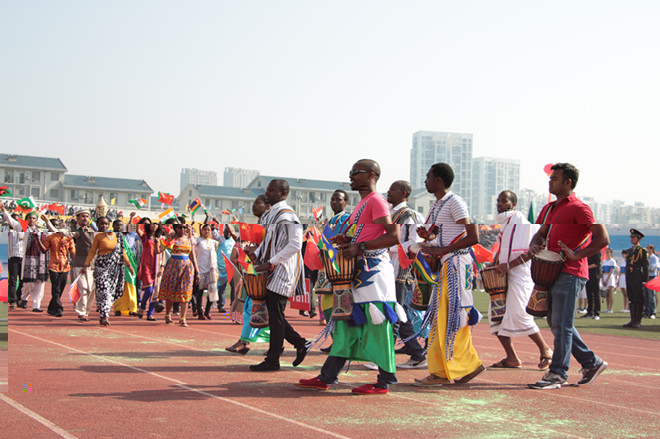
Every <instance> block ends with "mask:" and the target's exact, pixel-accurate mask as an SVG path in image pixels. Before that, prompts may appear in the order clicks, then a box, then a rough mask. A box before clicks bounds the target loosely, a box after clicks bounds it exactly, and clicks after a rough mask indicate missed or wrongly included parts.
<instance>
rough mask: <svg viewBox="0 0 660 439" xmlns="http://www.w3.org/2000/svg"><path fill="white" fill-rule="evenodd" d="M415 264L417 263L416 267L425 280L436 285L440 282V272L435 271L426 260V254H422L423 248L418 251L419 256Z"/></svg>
mask: <svg viewBox="0 0 660 439" xmlns="http://www.w3.org/2000/svg"><path fill="white" fill-rule="evenodd" d="M414 264H415V269H416V270H417V272H418V273H419V274H420V275H421V276H422V278H423V279H424V281H426V282H427V283H430V284H434V285H435V284H437V283H438V281H439V276H438V273H433V272H432V271H431V267H429V264H428V263H427V262H426V259H425V258H424V255H423V254H422V252H421V250H420V251H418V252H417V256H416V257H415V262H414Z"/></svg>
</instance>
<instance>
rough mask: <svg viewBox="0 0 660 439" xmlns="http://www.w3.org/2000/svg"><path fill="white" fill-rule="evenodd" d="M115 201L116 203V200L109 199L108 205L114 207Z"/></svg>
mask: <svg viewBox="0 0 660 439" xmlns="http://www.w3.org/2000/svg"><path fill="white" fill-rule="evenodd" d="M116 201H117V199H116V198H110V205H111V206H114V205H115V202H116Z"/></svg>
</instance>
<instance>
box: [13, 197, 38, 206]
mask: <svg viewBox="0 0 660 439" xmlns="http://www.w3.org/2000/svg"><path fill="white" fill-rule="evenodd" d="M16 204H18V205H19V206H21V207H22V208H23V209H34V206H36V203H35V202H34V198H32V197H25V198H21V199H20V200H18V201H16Z"/></svg>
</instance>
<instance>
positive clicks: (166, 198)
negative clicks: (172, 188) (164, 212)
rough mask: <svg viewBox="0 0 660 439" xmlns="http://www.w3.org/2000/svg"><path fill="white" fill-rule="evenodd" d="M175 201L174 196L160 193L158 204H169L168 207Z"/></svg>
mask: <svg viewBox="0 0 660 439" xmlns="http://www.w3.org/2000/svg"><path fill="white" fill-rule="evenodd" d="M173 201H174V195H170V194H166V193H165V192H158V202H159V203H163V204H167V205H168V206H171V205H172V202H173Z"/></svg>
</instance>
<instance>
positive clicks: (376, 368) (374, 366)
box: [362, 363, 378, 370]
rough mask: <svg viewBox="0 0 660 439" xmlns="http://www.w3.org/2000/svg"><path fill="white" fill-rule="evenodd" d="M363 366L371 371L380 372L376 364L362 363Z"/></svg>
mask: <svg viewBox="0 0 660 439" xmlns="http://www.w3.org/2000/svg"><path fill="white" fill-rule="evenodd" d="M362 365H363V366H364V367H366V368H367V369H370V370H378V365H377V364H376V363H362Z"/></svg>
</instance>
